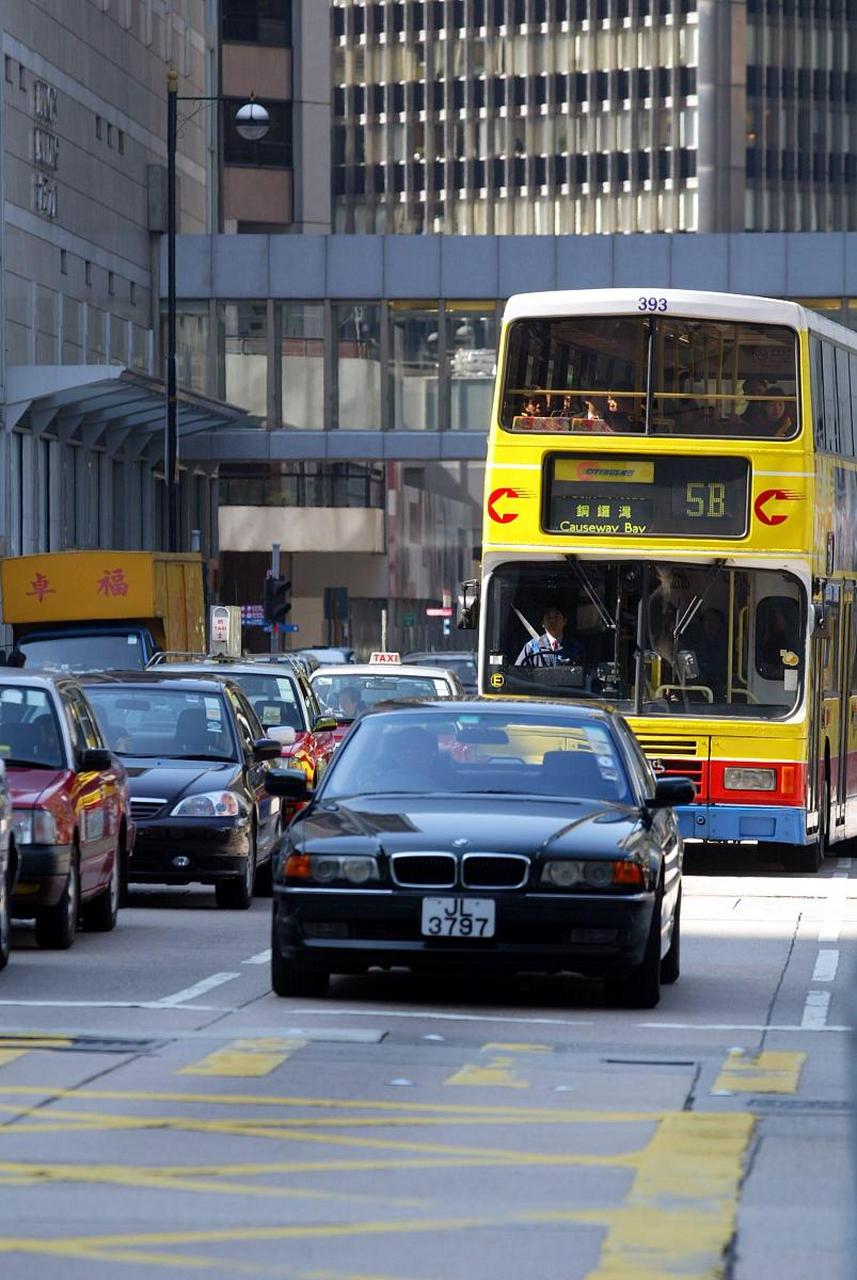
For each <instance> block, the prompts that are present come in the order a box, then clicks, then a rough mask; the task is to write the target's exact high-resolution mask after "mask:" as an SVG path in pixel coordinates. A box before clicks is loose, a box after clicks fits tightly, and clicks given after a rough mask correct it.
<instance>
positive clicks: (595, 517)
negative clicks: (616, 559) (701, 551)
mask: <svg viewBox="0 0 857 1280" xmlns="http://www.w3.org/2000/svg"><path fill="white" fill-rule="evenodd" d="M545 466H546V471H545V480H546V484H545V504H544V513H543V520H544V532H545V533H560V534H563V533H564V534H568V535H570V536H572V537H609V538H634V537H637V538H659V537H660V538H670V537H690V538H694V537H695V538H700V537H704V538H712V537H713V538H740V537H742V536H743V535H744V533H745V532H746V530H747V490H748V481H749V470H750V467H749V463H748V462H747V460H746V458H689V457H679V456H676V455H672V456H663V457H662V456H657V455H654V456H653V455H651V454H649V455H647V456H642V455H639V454H638V455H634V456H631V455H628V456H625V455H619V454H615V453H609V454H608V453H604V454H597V455H596V454H589V455H587V456H586V457H580V456H578V455H574V456H571V455H569V454H568V453H564V454H552V455H550V456H549V457H548V458H547V459H546V464H545Z"/></svg>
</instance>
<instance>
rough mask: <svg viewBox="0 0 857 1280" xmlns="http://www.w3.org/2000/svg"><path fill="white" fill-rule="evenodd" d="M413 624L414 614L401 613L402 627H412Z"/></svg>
mask: <svg viewBox="0 0 857 1280" xmlns="http://www.w3.org/2000/svg"><path fill="white" fill-rule="evenodd" d="M415 624H416V618H415V617H414V615H413V614H412V613H403V614H402V626H403V627H413V626H414V625H415Z"/></svg>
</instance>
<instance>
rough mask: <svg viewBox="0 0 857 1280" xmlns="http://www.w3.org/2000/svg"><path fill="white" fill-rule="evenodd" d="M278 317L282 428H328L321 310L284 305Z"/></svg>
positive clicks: (316, 305) (317, 306)
mask: <svg viewBox="0 0 857 1280" xmlns="http://www.w3.org/2000/svg"><path fill="white" fill-rule="evenodd" d="M280 316H281V323H282V340H281V347H280V353H281V354H280V371H281V375H282V379H283V425H284V426H286V427H305V428H310V429H313V430H316V431H318V430H319V429H320V428H322V427H327V426H329V425H330V423H329V422H326V421H325V412H324V307H323V305H322V304H321V303H320V302H284V303H283V304H282V306H281V308H280Z"/></svg>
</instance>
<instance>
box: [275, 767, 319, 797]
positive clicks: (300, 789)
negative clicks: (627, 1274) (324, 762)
mask: <svg viewBox="0 0 857 1280" xmlns="http://www.w3.org/2000/svg"><path fill="white" fill-rule="evenodd" d="M265 790H266V791H267V792H268V794H269V795H272V796H281V797H282V798H283V799H285V800H307V799H308V798H309V785H308V783H307V779H306V774H305V773H304V772H303V770H302V769H272V770H271V772H270V773H268V774H266V775H265Z"/></svg>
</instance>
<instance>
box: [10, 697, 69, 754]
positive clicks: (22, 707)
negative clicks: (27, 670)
mask: <svg viewBox="0 0 857 1280" xmlns="http://www.w3.org/2000/svg"><path fill="white" fill-rule="evenodd" d="M0 756H2V757H3V759H4V760H5V761H6V763H7V764H9V765H16V764H17V765H31V766H33V767H35V768H44V769H62V768H65V753H64V751H63V745H62V736H61V734H60V728H59V724H58V723H57V718H56V713H55V711H54V706H53V699H52V698H51V696H50V694H49V693H48V692H47V690H45V689H39V688H35V687H31V686H26V685H8V684H3V685H0Z"/></svg>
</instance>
